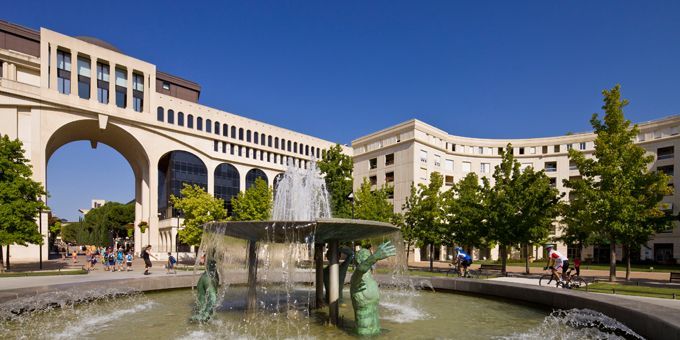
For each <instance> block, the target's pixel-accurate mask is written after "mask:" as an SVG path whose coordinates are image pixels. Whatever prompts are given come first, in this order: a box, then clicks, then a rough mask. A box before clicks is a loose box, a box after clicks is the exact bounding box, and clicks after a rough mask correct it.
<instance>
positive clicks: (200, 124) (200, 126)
mask: <svg viewBox="0 0 680 340" xmlns="http://www.w3.org/2000/svg"><path fill="white" fill-rule="evenodd" d="M196 130H198V131H203V118H202V117H197V118H196Z"/></svg>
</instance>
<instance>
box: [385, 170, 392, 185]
mask: <svg viewBox="0 0 680 340" xmlns="http://www.w3.org/2000/svg"><path fill="white" fill-rule="evenodd" d="M385 183H394V171H390V172H386V173H385Z"/></svg>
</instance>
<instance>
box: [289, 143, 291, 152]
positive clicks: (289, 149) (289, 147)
mask: <svg viewBox="0 0 680 340" xmlns="http://www.w3.org/2000/svg"><path fill="white" fill-rule="evenodd" d="M290 144H291V143H290V141H288V152H290V149H291V148H290Z"/></svg>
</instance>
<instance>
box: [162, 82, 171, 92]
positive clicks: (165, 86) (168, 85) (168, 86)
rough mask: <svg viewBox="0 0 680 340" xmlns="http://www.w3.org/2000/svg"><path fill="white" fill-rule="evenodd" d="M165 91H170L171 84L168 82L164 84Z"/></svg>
mask: <svg viewBox="0 0 680 340" xmlns="http://www.w3.org/2000/svg"><path fill="white" fill-rule="evenodd" d="M163 90H166V91H170V83H168V82H167V81H164V82H163Z"/></svg>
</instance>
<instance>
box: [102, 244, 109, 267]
mask: <svg viewBox="0 0 680 340" xmlns="http://www.w3.org/2000/svg"><path fill="white" fill-rule="evenodd" d="M102 265H103V266H104V271H107V272H108V271H109V269H111V268H109V251H108V249H104V252H103V253H102Z"/></svg>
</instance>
